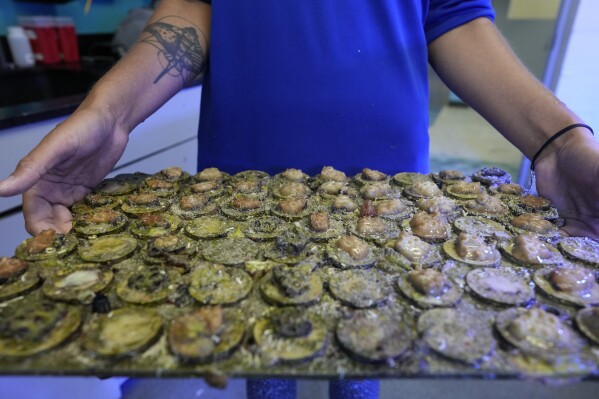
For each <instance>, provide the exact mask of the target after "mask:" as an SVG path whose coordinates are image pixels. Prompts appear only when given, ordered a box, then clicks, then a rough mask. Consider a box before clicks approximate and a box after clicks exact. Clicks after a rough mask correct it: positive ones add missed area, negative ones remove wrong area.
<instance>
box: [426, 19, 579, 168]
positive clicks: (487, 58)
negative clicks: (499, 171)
mask: <svg viewBox="0 0 599 399" xmlns="http://www.w3.org/2000/svg"><path fill="white" fill-rule="evenodd" d="M429 51H430V62H431V64H432V65H433V67H434V68H435V69H436V71H437V72H438V74H439V76H440V77H441V78H442V79H443V80H444V81H445V82H446V84H447V85H448V86H449V87H450V89H452V90H453V91H454V92H455V93H456V94H457V95H459V96H460V97H461V98H462V99H463V100H464V101H465V102H466V103H467V104H469V105H470V106H472V107H473V108H474V109H476V110H477V111H478V112H479V113H480V114H481V115H482V116H483V117H485V118H486V119H487V120H488V121H489V122H490V123H491V124H492V125H493V126H494V127H495V128H496V129H497V130H498V131H499V132H501V133H502V134H503V135H504V136H505V137H506V138H507V139H508V140H509V141H510V142H512V143H513V144H514V145H515V146H516V147H518V148H519V149H520V150H521V151H522V152H523V153H524V154H525V155H526V156H527V157H528V158H529V159H530V158H532V156H533V155H534V154H535V152H536V151H537V150H538V149H539V148H540V147H541V146H542V145H543V143H544V142H545V141H546V140H547V139H548V138H549V137H550V136H551V135H552V134H554V133H555V132H557V131H558V130H560V129H562V128H563V127H565V126H568V125H570V124H572V123H576V122H580V118H579V117H578V116H576V115H575V114H574V113H573V112H572V111H570V110H569V109H568V108H567V107H566V106H565V105H564V104H563V103H561V102H560V101H559V100H558V99H557V98H556V97H555V96H554V95H553V94H552V93H551V92H550V91H549V90H547V89H546V88H545V87H544V86H543V85H542V84H541V83H540V82H539V81H538V80H537V79H536V78H534V76H532V75H531V74H530V73H529V72H528V70H526V68H525V67H524V66H523V65H522V63H521V62H520V61H519V60H518V59H517V58H516V56H515V55H514V53H513V52H512V50H511V49H510V48H509V46H508V45H507V44H506V42H505V40H504V39H503V38H502V36H501V35H500V34H499V32H498V31H497V29H496V28H495V26H494V25H493V23H492V22H491V21H489V20H488V19H486V18H481V19H477V20H474V21H472V22H470V23H468V24H466V25H463V26H461V27H459V28H457V29H454V30H452V31H450V32H448V33H447V34H445V35H443V36H441V37H440V38H438V39H437V40H435V41H433V42H432V43H431V44H430V46H429ZM577 135H588V132H587V131H585V130H584V129H578V130H576V131H572V132H571V133H569V134H568V135H566V136H564V137H563V138H560V139H559V140H560V141H564V140H569V139H571V138H573V137H575V136H577ZM556 144H558V145H559V144H560V143H559V142H556ZM555 147H558V146H552V147H550V148H548V153H549V152H550V151H552V150H554V149H555Z"/></svg>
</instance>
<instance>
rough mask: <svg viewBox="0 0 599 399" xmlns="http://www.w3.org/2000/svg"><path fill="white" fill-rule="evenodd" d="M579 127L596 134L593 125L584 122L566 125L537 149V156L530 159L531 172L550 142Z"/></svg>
mask: <svg viewBox="0 0 599 399" xmlns="http://www.w3.org/2000/svg"><path fill="white" fill-rule="evenodd" d="M577 127H584V128H586V129H589V131H590V132H591V134H592V135H593V136H594V135H595V132H593V129H591V127H590V126H589V125H585V124H584V123H574V124H572V125H570V126H566V127H565V128H563V129H562V130H560V131H559V132H557V133H555V134H554V135H553V136H551V137H549V139H548V140H547V141H546V142H545V144H543V145H542V146H541V148H539V151H537V153H536V154H535V156H534V157H532V161H530V171H531V172H534V171H535V161H536V160H537V158H538V157H539V155H541V153H542V152H543V150H544V149H545V148H547V146H548V145H549V144H551V143H553V141H555V140H556V139H557V138H558V137H560V136H561V135H562V134H564V133H567V132H569V131H570V130H572V129H576V128H577Z"/></svg>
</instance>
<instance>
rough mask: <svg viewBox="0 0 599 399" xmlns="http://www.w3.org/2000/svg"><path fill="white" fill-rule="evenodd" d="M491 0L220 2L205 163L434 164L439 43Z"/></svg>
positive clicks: (383, 167)
mask: <svg viewBox="0 0 599 399" xmlns="http://www.w3.org/2000/svg"><path fill="white" fill-rule="evenodd" d="M478 17H487V18H491V19H492V18H494V13H493V9H492V8H491V5H490V0H431V1H426V0H419V1H416V0H413V1H407V0H326V1H323V0H213V1H212V28H211V37H210V42H211V44H210V50H209V53H210V55H209V65H208V67H207V70H206V74H205V81H204V88H203V94H202V109H201V115H200V127H199V135H198V141H199V151H198V168H199V169H202V168H204V167H208V166H216V167H219V168H221V169H222V170H225V171H227V172H230V173H234V172H238V171H241V170H246V169H261V170H265V171H267V172H269V173H277V172H280V171H282V170H284V169H285V168H290V167H293V168H299V169H302V170H303V171H304V172H306V173H309V174H316V173H318V172H319V171H320V170H321V168H322V167H323V166H325V165H331V166H333V167H335V168H337V169H340V170H343V171H345V172H346V173H348V174H354V173H357V172H358V171H359V170H361V169H362V168H364V167H369V168H373V169H378V170H380V171H383V172H386V173H397V172H400V171H415V172H421V173H424V172H427V171H428V147H429V140H428V82H427V74H428V70H427V68H428V51H427V44H428V43H430V42H431V41H433V40H435V39H436V38H437V37H439V36H441V35H442V34H444V33H445V32H447V31H449V30H451V29H453V28H455V27H457V26H459V25H461V24H464V23H466V22H468V21H471V20H473V19H475V18H478Z"/></svg>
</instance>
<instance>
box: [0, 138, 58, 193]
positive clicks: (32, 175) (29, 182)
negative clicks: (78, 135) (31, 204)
mask: <svg viewBox="0 0 599 399" xmlns="http://www.w3.org/2000/svg"><path fill="white" fill-rule="evenodd" d="M66 148H68V146H67V145H66V143H64V142H63V143H61V140H58V139H56V138H54V136H52V135H48V136H46V137H45V138H44V139H43V140H42V141H41V142H40V143H39V144H38V145H37V146H36V147H35V148H34V149H33V150H31V152H30V153H29V154H27V155H26V156H25V157H24V158H23V159H21V160H20V161H19V163H18V165H17V167H16V169H15V171H14V172H13V173H12V174H11V175H10V176H8V177H7V178H6V179H4V180H1V181H0V196H2V197H9V196H11V195H17V194H22V193H24V192H25V191H27V190H29V189H30V188H31V187H33V185H34V184H35V183H36V182H37V181H38V180H39V179H40V178H41V177H42V176H44V175H45V174H46V172H47V171H48V170H50V169H52V168H53V167H54V166H55V165H56V164H58V163H59V162H60V161H61V160H62V159H63V158H64V154H65V150H66Z"/></svg>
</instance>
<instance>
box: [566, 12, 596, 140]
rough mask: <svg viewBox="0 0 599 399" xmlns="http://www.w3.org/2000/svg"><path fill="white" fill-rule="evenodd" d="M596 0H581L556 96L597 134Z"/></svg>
mask: <svg viewBox="0 0 599 399" xmlns="http://www.w3.org/2000/svg"><path fill="white" fill-rule="evenodd" d="M598 18H599V1H597V0H580V4H579V7H578V11H577V13H576V18H575V20H574V26H573V28H572V32H571V36H570V40H569V42H568V47H567V49H566V54H565V57H564V61H563V64H562V70H561V74H560V77H559V80H558V84H557V88H556V90H555V93H556V95H557V96H558V97H559V98H560V99H561V100H562V101H563V102H565V103H566V104H567V105H568V107H569V108H570V109H572V110H573V111H574V112H576V113H577V114H578V115H579V116H580V117H581V118H583V120H584V121H585V122H587V123H588V124H589V125H590V126H591V127H593V128H594V129H595V130H596V131H598V134H597V135H596V136H595V138H596V139H597V138H598V137H597V136H599V20H598Z"/></svg>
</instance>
